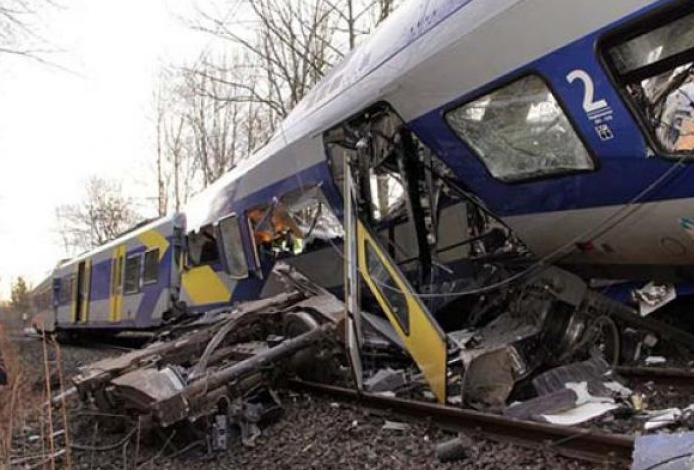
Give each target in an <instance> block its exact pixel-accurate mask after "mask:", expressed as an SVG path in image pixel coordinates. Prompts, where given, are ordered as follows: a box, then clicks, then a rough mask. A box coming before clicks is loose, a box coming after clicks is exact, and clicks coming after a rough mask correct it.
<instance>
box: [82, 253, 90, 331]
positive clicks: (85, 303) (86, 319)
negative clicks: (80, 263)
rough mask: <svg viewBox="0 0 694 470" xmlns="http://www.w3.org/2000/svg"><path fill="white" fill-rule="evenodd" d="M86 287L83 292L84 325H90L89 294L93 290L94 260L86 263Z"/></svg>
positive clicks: (84, 280)
mask: <svg viewBox="0 0 694 470" xmlns="http://www.w3.org/2000/svg"><path fill="white" fill-rule="evenodd" d="M82 283H83V284H82V285H83V287H84V289H83V291H82V323H89V294H90V293H91V288H92V260H91V259H88V260H86V261H85V263H84V279H83V280H82Z"/></svg>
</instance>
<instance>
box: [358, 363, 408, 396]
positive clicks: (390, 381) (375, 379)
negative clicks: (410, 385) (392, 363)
mask: <svg viewBox="0 0 694 470" xmlns="http://www.w3.org/2000/svg"><path fill="white" fill-rule="evenodd" d="M405 384H407V378H406V377H405V372H404V371H402V370H394V369H391V368H390V367H388V368H385V369H379V370H378V371H377V372H376V373H375V374H374V375H372V376H371V377H369V378H368V379H366V380H365V381H364V388H365V389H366V390H367V391H369V392H386V391H393V390H396V389H398V388H400V387H402V386H404V385H405Z"/></svg>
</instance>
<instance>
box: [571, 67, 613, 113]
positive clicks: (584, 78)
mask: <svg viewBox="0 0 694 470" xmlns="http://www.w3.org/2000/svg"><path fill="white" fill-rule="evenodd" d="M576 80H579V81H581V82H583V110H584V111H585V112H586V113H588V114H590V113H593V112H595V111H597V110H599V109H603V108H607V107H608V106H607V101H605V100H595V84H594V83H593V78H592V77H591V76H590V75H589V74H588V72H586V71H585V70H581V69H576V70H574V71H572V72H571V73H570V74H568V75H567V76H566V81H567V82H569V84H573V83H574V82H575V81H576Z"/></svg>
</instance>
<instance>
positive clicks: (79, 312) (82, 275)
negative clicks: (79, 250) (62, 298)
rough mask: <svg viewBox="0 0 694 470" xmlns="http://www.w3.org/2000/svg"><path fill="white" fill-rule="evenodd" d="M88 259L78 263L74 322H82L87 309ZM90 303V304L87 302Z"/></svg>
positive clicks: (74, 289)
mask: <svg viewBox="0 0 694 470" xmlns="http://www.w3.org/2000/svg"><path fill="white" fill-rule="evenodd" d="M86 271H87V261H86V260H85V261H80V262H79V263H78V265H77V282H76V283H75V286H74V287H73V299H72V322H73V323H82V322H83V320H84V319H83V314H84V311H85V284H86V281H85V279H86V278H87V272H86ZM87 305H88V304H87Z"/></svg>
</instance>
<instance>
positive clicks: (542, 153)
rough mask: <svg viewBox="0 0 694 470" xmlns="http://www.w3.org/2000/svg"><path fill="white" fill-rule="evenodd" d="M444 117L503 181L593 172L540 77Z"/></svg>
mask: <svg viewBox="0 0 694 470" xmlns="http://www.w3.org/2000/svg"><path fill="white" fill-rule="evenodd" d="M446 119H447V120H448V123H449V124H450V125H451V127H452V128H453V130H454V131H455V132H456V133H457V134H458V136H460V137H461V138H462V139H463V140H464V141H465V142H467V143H468V145H470V146H471V147H472V148H473V149H474V150H475V151H476V152H477V154H478V155H479V157H480V158H481V159H482V161H483V163H484V164H485V166H486V167H487V169H488V170H489V172H490V173H491V174H492V176H494V177H495V178H498V179H500V180H502V181H519V180H524V179H530V178H536V177H539V176H548V175H556V174H563V173H570V172H575V171H589V170H593V169H594V168H595V165H594V163H593V160H592V159H591V158H590V155H589V154H588V151H587V150H586V148H585V146H584V145H583V143H582V142H581V140H580V139H579V137H578V135H577V134H576V132H575V131H574V130H573V127H572V126H571V124H570V122H569V120H568V118H567V117H566V114H565V113H564V111H563V110H562V108H561V106H559V103H558V102H557V100H556V98H555V97H554V95H553V94H552V92H551V91H550V90H549V88H548V87H547V85H545V83H544V82H543V81H542V79H540V78H539V77H537V76H532V75H531V76H527V77H524V78H522V79H520V80H517V81H515V82H513V83H512V84H510V85H507V86H505V87H503V88H500V89H498V90H496V91H494V92H492V93H490V94H488V95H485V96H482V97H481V98H478V99H477V100H475V101H473V102H471V103H467V104H466V105H464V106H462V107H460V108H458V109H456V110H454V111H452V112H450V113H448V114H447V116H446Z"/></svg>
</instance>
